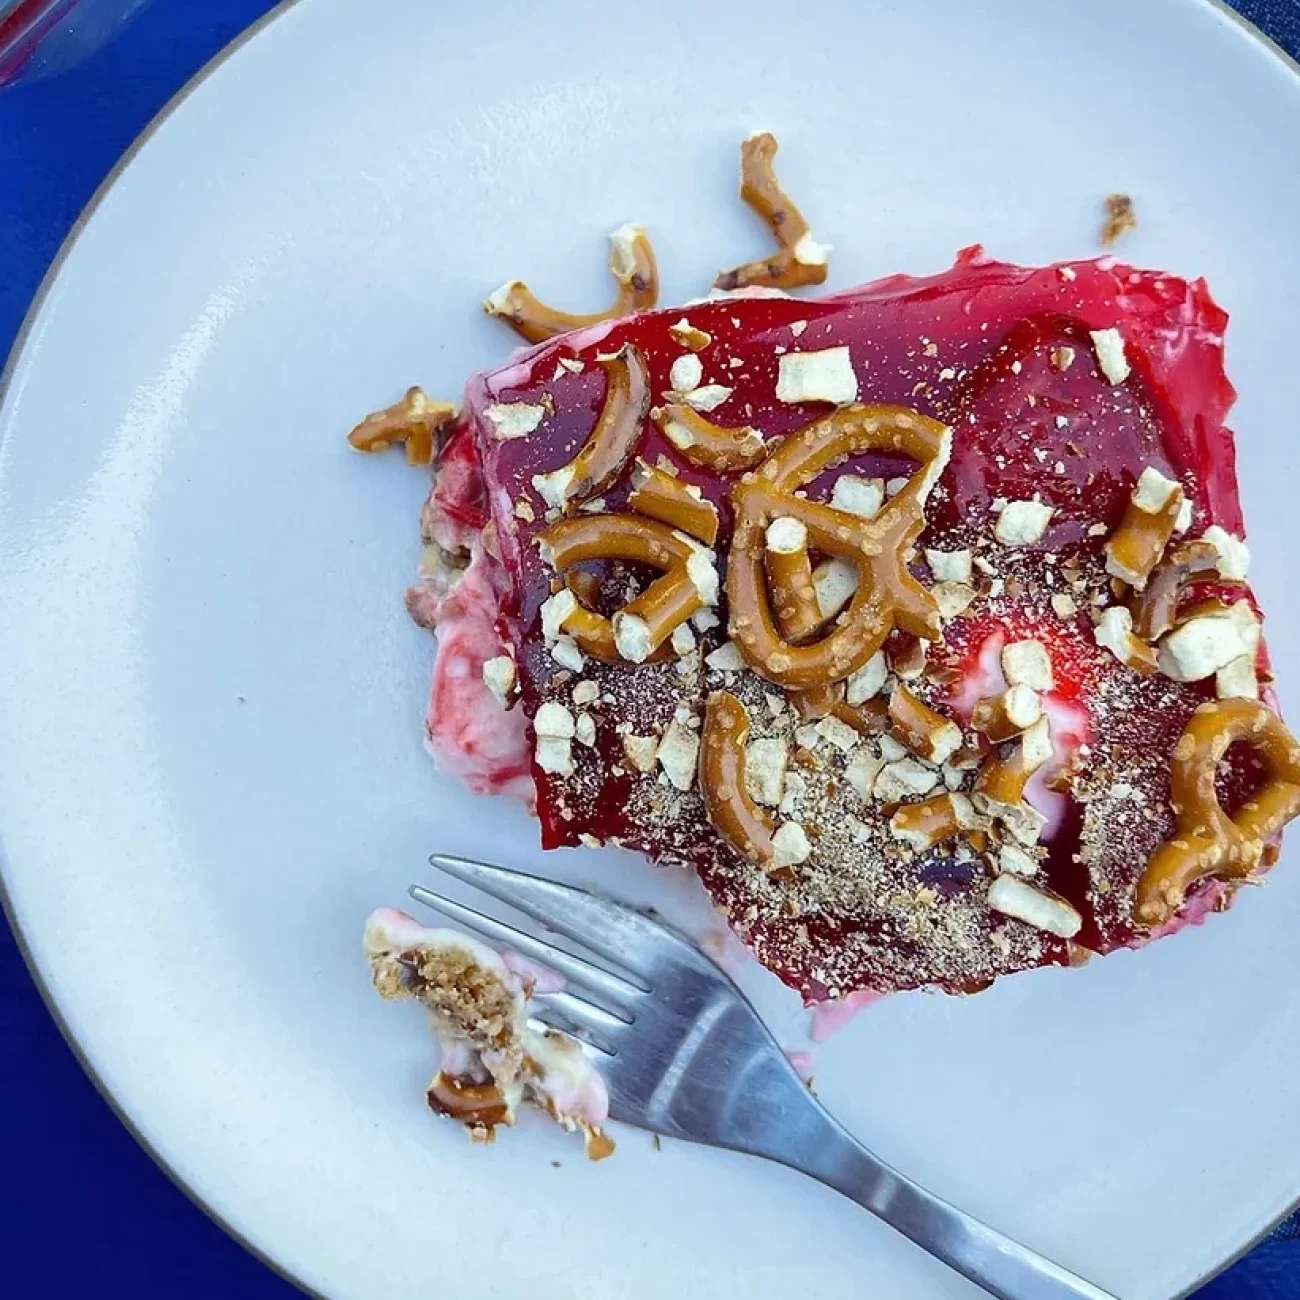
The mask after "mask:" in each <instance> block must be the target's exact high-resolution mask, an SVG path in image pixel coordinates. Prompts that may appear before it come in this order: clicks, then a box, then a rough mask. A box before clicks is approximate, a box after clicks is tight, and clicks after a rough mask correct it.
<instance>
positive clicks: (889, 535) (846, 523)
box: [727, 406, 951, 690]
mask: <svg viewBox="0 0 1300 1300" xmlns="http://www.w3.org/2000/svg"><path fill="white" fill-rule="evenodd" d="M950 438H951V435H950V433H949V430H948V429H947V428H945V427H944V426H943V425H942V424H940V423H938V421H936V420H931V419H929V418H928V417H927V416H924V415H920V414H918V413H917V412H916V411H910V410H907V409H906V408H905V407H900V406H849V407H843V408H841V409H840V410H838V411H835V412H833V413H832V414H830V415H826V416H823V417H822V418H821V419H818V420H814V421H813V422H812V423H811V424H809V425H807V426H806V427H805V428H803V429H802V430H800V431H799V432H798V433H794V434H791V435H790V436H789V437H788V438H786V439H785V440H784V441H783V442H782V443H781V445H780V446H779V447H777V449H776V450H775V451H774V452H773V453H772V454H771V455H770V456H769V457H768V458H767V460H766V461H764V463H763V464H762V465H761V466H760V467H759V468H758V469H757V470H755V471H754V472H752V473H750V474H746V475H745V476H744V477H743V478H742V479H741V480H740V482H738V483H737V484H735V486H734V487H733V488H732V490H731V500H732V505H733V507H734V510H735V516H736V526H735V533H734V535H733V537H732V543H731V552H730V556H729V558H728V563H727V597H728V600H729V601H730V605H731V621H730V631H731V637H732V640H733V641H734V642H735V643H736V645H737V647H738V648H739V650H740V653H741V654H742V655H743V656H744V658H745V661H746V662H747V663H748V664H749V666H750V667H751V668H752V669H753V670H754V671H755V672H756V673H758V674H759V676H760V677H765V678H766V679H767V680H768V681H770V682H775V683H776V684H777V685H778V686H784V687H786V688H787V689H790V690H803V689H806V688H808V687H812V686H820V685H824V684H825V683H827V682H834V681H839V680H841V679H842V678H845V677H848V676H849V675H850V674H851V673H853V672H855V671H856V670H857V669H859V668H861V667H862V665H863V664H865V663H866V662H867V660H868V659H870V658H871V656H872V655H873V654H875V652H876V651H877V650H878V649H879V648H880V647H881V645H883V644H884V641H885V638H886V637H887V636H888V635H889V633H890V631H891V630H892V629H893V628H894V627H895V626H897V627H900V628H902V629H903V631H905V632H908V633H910V634H911V635H913V636H916V637H923V638H925V639H926V640H930V641H933V640H935V639H936V638H937V637H938V636H939V631H940V622H939V611H938V608H937V606H936V605H935V601H934V598H933V597H932V596H931V595H930V593H929V592H928V591H926V589H925V588H924V587H923V586H922V585H921V584H920V583H919V582H918V581H917V580H916V579H915V578H914V577H913V576H912V574H911V573H910V572H909V571H908V568H907V562H906V559H905V557H906V556H907V554H908V552H909V551H910V550H911V548H912V547H913V545H914V543H915V542H916V539H917V537H918V536H919V534H920V532H921V530H922V529H923V528H924V527H925V515H924V513H923V507H924V503H925V499H926V497H927V496H928V495H929V491H930V489H931V488H932V487H933V486H934V483H935V481H936V479H937V478H938V476H939V474H940V473H941V472H942V470H943V466H944V464H945V463H946V461H947V456H948V448H949V446H950ZM865 451H880V452H898V453H901V454H903V455H905V456H907V457H908V458H909V459H911V460H914V461H917V462H918V463H919V466H920V468H919V469H918V470H917V471H916V472H915V473H914V474H913V475H912V477H911V478H910V479H909V480H908V482H907V485H906V486H905V487H904V488H903V489H902V491H901V492H899V493H898V494H897V495H896V496H895V497H893V499H892V500H890V501H888V502H887V503H886V504H885V505H884V506H883V507H882V509H881V510H880V512H879V513H878V514H877V515H876V516H875V517H874V518H872V519H864V518H863V517H862V516H860V515H854V514H849V513H847V512H845V511H842V510H836V509H835V508H834V507H832V506H829V505H824V504H823V503H821V502H818V501H808V500H805V499H804V498H803V497H800V496H796V495H795V493H796V492H797V491H798V490H799V489H800V488H802V487H803V486H804V485H805V484H807V483H810V482H812V480H813V479H815V478H817V477H818V475H820V474H821V473H822V472H823V471H824V470H827V469H829V468H831V467H832V466H834V465H836V464H838V463H840V462H841V461H843V460H845V459H846V458H848V457H850V456H854V455H858V454H860V453H862V452H865ZM778 517H789V518H793V519H796V520H798V521H799V523H801V524H802V525H803V526H804V527H805V529H806V530H807V533H808V541H809V546H810V548H811V549H813V550H816V551H819V552H821V553H823V554H827V555H836V556H840V557H841V558H843V559H845V560H849V561H851V562H852V563H853V564H855V565H856V566H857V568H858V574H859V581H858V588H857V591H856V592H855V593H854V595H853V599H852V600H851V601H850V603H849V605H848V608H847V609H846V610H845V612H844V613H843V614H841V615H840V617H839V618H838V620H837V622H836V625H835V627H834V628H833V629H832V630H831V631H830V632H829V633H828V635H826V636H824V637H822V638H821V639H820V640H816V641H813V642H811V643H808V644H803V645H794V644H792V643H791V642H790V641H788V640H787V639H786V638H785V637H783V636H782V635H781V633H780V631H779V630H778V627H777V622H776V617H775V614H774V607H775V606H776V605H778V604H779V603H780V600H781V599H782V597H781V596H778V597H777V598H776V600H774V599H773V598H772V596H771V595H770V594H769V592H768V590H767V583H766V565H765V562H764V552H765V550H766V530H767V526H768V524H770V523H771V522H772V521H773V520H774V519H776V518H778Z"/></svg>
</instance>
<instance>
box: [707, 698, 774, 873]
mask: <svg viewBox="0 0 1300 1300" xmlns="http://www.w3.org/2000/svg"><path fill="white" fill-rule="evenodd" d="M748 739H749V713H748V712H747V711H746V709H745V706H744V705H743V704H742V703H741V702H740V701H739V700H738V699H737V698H736V697H735V696H734V695H732V694H731V692H730V691H714V692H713V693H712V694H711V695H710V696H709V699H708V703H707V704H706V706H705V710H704V727H703V729H702V730H701V732H700V759H699V777H700V794H701V795H702V796H703V799H704V811H705V812H706V813H707V814H708V817H709V821H710V823H711V824H712V826H713V829H714V830H715V831H717V832H718V834H719V835H721V836H722V838H723V839H724V840H726V841H727V843H728V844H730V845H731V846H732V848H734V849H735V850H736V851H737V852H738V853H740V854H741V855H742V856H744V857H745V858H747V859H748V860H749V861H750V862H753V863H755V864H757V865H758V866H761V867H766V866H767V865H768V864H769V863H771V861H772V860H773V858H774V857H775V856H776V848H775V846H774V845H773V843H772V829H773V828H772V821H773V819H772V817H771V816H770V815H769V814H768V813H767V812H765V811H764V810H763V809H762V808H760V807H759V806H758V805H757V804H756V803H755V802H754V801H753V800H752V799H751V798H750V797H749V792H748V791H747V790H746V789H745V742H746V741H747V740H748Z"/></svg>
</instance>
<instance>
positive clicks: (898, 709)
mask: <svg viewBox="0 0 1300 1300" xmlns="http://www.w3.org/2000/svg"><path fill="white" fill-rule="evenodd" d="M889 729H890V731H891V732H892V733H893V735H894V737H895V739H896V740H898V741H899V742H900V743H901V744H903V745H906V746H907V748H908V749H910V750H911V751H912V753H914V754H915V755H916V756H917V757H918V758H923V759H925V761H926V762H927V763H935V764H939V763H946V762H947V761H948V760H949V759H950V758H951V757H952V756H953V755H954V754H955V753H956V752H957V751H958V750H959V749H960V748H961V742H962V737H961V728H960V727H958V725H957V724H956V723H955V722H953V721H952V719H951V718H945V717H944V716H943V714H941V713H936V712H935V711H934V710H933V709H932V708H930V706H929V705H928V704H926V703H925V702H924V701H923V700H920V699H918V698H917V696H916V695H914V694H913V693H912V692H911V691H910V690H909V689H908V688H907V687H906V686H904V685H903V683H902V682H897V683H895V685H894V689H893V691H892V692H891V693H890V696H889Z"/></svg>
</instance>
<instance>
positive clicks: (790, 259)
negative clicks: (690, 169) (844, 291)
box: [713, 131, 830, 290]
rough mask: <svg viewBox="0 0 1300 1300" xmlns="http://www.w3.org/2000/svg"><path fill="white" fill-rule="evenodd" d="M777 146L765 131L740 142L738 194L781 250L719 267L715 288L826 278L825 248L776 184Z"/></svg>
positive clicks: (784, 285) (787, 285)
mask: <svg viewBox="0 0 1300 1300" xmlns="http://www.w3.org/2000/svg"><path fill="white" fill-rule="evenodd" d="M778 147H779V146H778V145H777V142H776V137H775V136H774V135H773V134H772V133H771V132H770V131H760V132H759V133H758V134H756V135H751V136H750V137H749V139H748V140H746V141H745V142H744V143H743V144H742V145H741V146H740V197H741V198H742V199H744V201H745V202H746V203H747V204H749V206H750V207H751V208H753V210H754V211H755V212H757V213H758V215H759V216H760V217H761V218H762V219H763V222H764V224H765V225H766V226H767V228H768V229H769V230H770V231H771V232H772V236H773V238H775V240H776V242H777V243H778V244H779V245H780V250H779V251H778V252H777V253H775V254H773V255H772V256H771V257H765V258H759V259H757V260H756V261H753V262H746V263H745V264H744V265H743V266H737V267H735V268H734V269H732V270H730V271H720V272H719V273H718V277H717V279H716V280H714V282H713V287H714V288H715V289H727V290H730V289H748V288H753V287H755V286H762V287H765V288H771V289H796V288H798V287H799V286H801V285H805V284H821V283H822V281H823V280H825V279H826V270H827V263H828V260H829V257H830V249H829V247H827V246H826V245H825V244H819V243H817V242H816V241H815V240H814V239H813V237H812V232H811V231H810V230H809V228H808V222H807V221H806V220H804V215H803V213H802V212H800V211H799V209H798V208H797V207H795V205H794V203H793V202H792V201H791V199H790V196H789V195H788V194H787V193H786V192H785V190H784V189H782V188H781V182H780V181H779V180H777V178H776V171H775V168H774V166H773V159H775V157H776V151H777V148H778Z"/></svg>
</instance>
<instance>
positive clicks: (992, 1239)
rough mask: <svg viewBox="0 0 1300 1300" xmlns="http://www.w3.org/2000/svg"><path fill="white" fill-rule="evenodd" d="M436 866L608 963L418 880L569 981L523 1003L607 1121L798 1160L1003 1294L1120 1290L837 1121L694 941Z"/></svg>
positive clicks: (574, 899)
mask: <svg viewBox="0 0 1300 1300" xmlns="http://www.w3.org/2000/svg"><path fill="white" fill-rule="evenodd" d="M430 861H431V862H432V863H433V865H434V866H436V867H439V868H441V870H443V871H445V872H446V873H447V874H448V875H451V876H454V877H455V878H456V879H457V880H460V881H462V882H463V883H465V884H468V885H473V886H476V887H477V888H479V889H481V890H482V891H483V892H484V893H486V894H490V895H491V896H492V897H493V898H495V899H497V900H499V901H500V902H503V903H507V904H509V905H510V906H511V907H513V908H516V909H517V910H518V911H520V912H523V913H524V914H525V915H527V916H530V917H532V918H533V919H534V920H535V921H539V922H541V924H542V925H543V926H546V927H547V928H549V929H550V930H552V931H555V932H556V933H558V934H561V935H563V936H565V937H566V938H568V939H570V940H572V941H573V942H574V943H576V944H578V945H580V946H581V947H583V948H585V949H586V950H587V951H588V952H589V953H591V954H593V955H594V956H595V957H597V958H601V959H603V961H604V963H607V964H598V963H597V962H595V961H591V960H588V959H586V958H584V957H579V956H575V955H574V954H573V953H570V952H567V951H565V950H564V949H561V948H559V947H556V946H555V945H553V944H551V943H548V942H546V941H545V940H544V939H539V938H537V937H535V936H534V935H532V934H528V933H526V932H525V931H523V930H519V929H516V928H515V927H514V926H512V925H507V924H505V923H504V922H502V921H499V920H497V919H496V918H494V917H490V916H485V915H484V914H482V913H481V912H477V911H475V910H474V909H473V908H470V907H466V906H465V905H464V904H462V903H458V902H456V901H454V900H453V899H450V898H446V897H443V896H442V895H440V894H437V893H435V892H434V891H432V890H430V889H426V888H425V887H424V886H422V885H412V886H411V889H410V893H411V897H412V898H414V899H415V900H416V901H417V902H420V903H423V904H425V905H426V906H428V907H431V908H433V909H434V910H435V911H438V912H441V913H442V914H443V915H444V916H446V917H448V918H450V919H451V920H453V921H455V922H457V923H459V924H460V925H463V926H465V927H466V928H467V929H470V930H474V931H477V932H478V933H479V934H481V935H483V936H484V937H485V938H487V939H488V940H489V941H492V942H495V943H498V944H501V945H503V946H505V947H508V948H512V949H514V950H515V951H517V952H520V953H523V954H524V955H525V956H527V957H531V958H533V959H534V960H536V961H538V962H540V963H542V964H543V965H544V966H547V967H549V968H550V969H551V970H553V971H556V972H558V973H559V974H560V975H562V976H564V978H565V980H566V981H567V987H566V988H565V990H564V991H562V992H557V993H546V994H538V995H535V996H534V998H533V1005H532V1014H533V1015H534V1016H535V1018H536V1019H537V1020H539V1021H541V1022H542V1023H543V1024H546V1025H549V1026H551V1027H552V1028H555V1029H560V1030H563V1031H565V1032H567V1033H570V1034H573V1035H574V1036H575V1037H577V1038H579V1039H580V1040H581V1041H582V1042H584V1043H585V1044H587V1045H588V1047H589V1048H590V1049H591V1050H592V1051H593V1052H594V1053H595V1060H596V1063H597V1065H598V1066H599V1068H600V1071H601V1074H602V1075H603V1076H604V1078H605V1082H606V1084H607V1085H608V1088H609V1095H610V1114H611V1115H612V1117H613V1118H614V1119H616V1120H620V1121H622V1122H623V1123H626V1124H632V1125H635V1126H636V1127H638V1128H644V1129H649V1130H650V1131H651V1132H654V1133H661V1134H663V1135H665V1136H666V1137H675V1138H683V1139H685V1140H687V1141H689V1142H701V1143H704V1144H705V1145H708V1146H717V1147H726V1148H729V1149H730V1150H733V1151H745V1152H748V1153H750V1154H751V1155H756V1156H763V1157H764V1158H765V1159H768V1160H775V1161H777V1162H778V1163H779V1164H783V1165H788V1166H789V1167H790V1168H792V1169H798V1170H800V1171H802V1172H803V1173H805V1174H808V1175H809V1176H810V1177H812V1178H816V1179H817V1180H818V1181H819V1182H823V1183H825V1184H826V1185H827V1186H829V1187H833V1188H834V1189H835V1190H836V1191H838V1192H842V1193H843V1194H844V1195H845V1196H847V1197H849V1198H850V1199H851V1200H854V1201H857V1203H858V1204H859V1205H861V1206H863V1207H865V1208H866V1209H868V1210H870V1211H871V1212H872V1213H873V1214H874V1215H876V1216H877V1217H878V1218H881V1219H883V1220H884V1221H885V1222H886V1223H888V1224H890V1225H891V1226H893V1227H895V1228H897V1229H898V1231H899V1232H901V1233H903V1234H904V1236H907V1237H909V1238H911V1240H912V1241H914V1242H915V1243H916V1244H917V1245H918V1246H920V1247H921V1248H922V1249H923V1250H926V1251H929V1253H930V1254H931V1255H934V1256H935V1257H936V1258H938V1259H941V1260H943V1262H944V1263H945V1264H948V1265H949V1266H950V1267H952V1268H954V1269H956V1270H957V1272H959V1273H961V1274H963V1275H964V1276H966V1277H968V1278H969V1279H970V1280H971V1281H972V1282H975V1283H977V1284H978V1285H979V1286H981V1287H983V1288H984V1289H985V1290H986V1291H988V1292H989V1293H990V1294H992V1295H995V1296H1001V1297H1002V1298H1003V1300H1066V1297H1069V1298H1070V1300H1081V1298H1083V1300H1115V1297H1114V1296H1112V1295H1110V1294H1109V1293H1108V1292H1105V1291H1102V1290H1101V1289H1099V1288H1098V1287H1095V1286H1093V1285H1092V1284H1091V1283H1090V1282H1086V1281H1084V1279H1083V1278H1080V1277H1077V1276H1075V1274H1073V1273H1071V1272H1069V1271H1068V1270H1067V1269H1064V1268H1062V1267H1060V1265H1058V1264H1054V1263H1052V1262H1051V1260H1049V1259H1045V1258H1044V1257H1043V1256H1042V1255H1039V1254H1037V1253H1036V1252H1035V1251H1032V1250H1030V1249H1029V1248H1028V1247H1026V1246H1022V1245H1021V1244H1020V1243H1019V1242H1016V1241H1013V1240H1012V1239H1011V1238H1010V1237H1006V1236H1004V1235H1003V1234H1002V1233H1000V1232H997V1231H996V1230H995V1229H993V1228H990V1227H988V1226H987V1225H985V1224H983V1223H981V1222H979V1220H978V1219H974V1218H972V1217H971V1216H970V1215H969V1214H965V1213H963V1212H962V1211H961V1210H959V1209H957V1208H956V1207H955V1206H952V1205H949V1204H948V1203H947V1202H946V1201H942V1200H940V1199H939V1198H938V1197H937V1196H934V1195H932V1194H931V1193H930V1192H927V1191H926V1190H925V1189H924V1188H922V1187H919V1186H917V1184H916V1183H914V1182H912V1181H911V1180H910V1179H909V1178H906V1177H904V1176H903V1175H902V1174H900V1173H899V1172H898V1171H897V1170H896V1169H893V1168H891V1167H890V1166H889V1165H887V1164H885V1163H884V1162H883V1161H882V1160H880V1159H879V1158H878V1157H876V1156H874V1155H872V1153H871V1152H870V1151H868V1150H867V1148H866V1147H864V1146H863V1145H862V1144H861V1143H860V1142H858V1141H857V1139H856V1138H854V1137H853V1136H852V1135H851V1134H850V1133H849V1132H848V1131H847V1130H846V1129H844V1128H843V1127H842V1126H841V1125H840V1124H838V1123H837V1122H836V1121H835V1120H834V1119H832V1118H831V1116H830V1114H829V1113H828V1112H827V1111H826V1110H825V1108H824V1107H823V1106H822V1105H821V1104H820V1102H818V1101H817V1099H816V1098H815V1097H814V1096H813V1094H812V1093H811V1092H810V1091H809V1090H808V1088H807V1087H806V1086H805V1085H804V1083H803V1081H802V1080H801V1079H800V1078H799V1076H798V1074H796V1072H795V1070H794V1067H793V1066H792V1065H791V1064H790V1062H789V1061H788V1060H787V1058H786V1055H785V1053H784V1052H783V1051H782V1050H781V1048H780V1046H779V1045H778V1044H777V1042H776V1040H775V1039H774V1038H773V1037H772V1035H771V1033H770V1032H769V1030H768V1029H767V1027H766V1025H764V1023H763V1021H762V1020H761V1019H760V1018H759V1015H758V1013H757V1012H756V1011H755V1010H754V1008H753V1006H751V1005H750V1003H749V1001H748V999H747V998H746V997H745V996H744V994H743V993H741V991H740V989H739V988H737V987H736V985H735V984H734V983H733V982H732V980H731V979H730V978H729V977H728V976H727V974H726V973H725V972H724V971H723V970H722V969H721V968H720V967H719V966H718V965H717V964H716V963H714V962H713V961H711V960H710V959H709V958H708V957H706V956H705V955H704V953H702V952H701V951H700V950H699V949H698V948H697V947H696V946H695V945H694V944H693V943H691V942H690V940H688V939H686V938H684V937H683V936H682V935H680V934H678V933H676V932H675V931H674V930H671V929H669V928H668V927H667V926H665V925H662V924H660V923H659V922H657V921H653V920H651V919H650V918H649V917H648V916H645V915H644V914H643V913H641V912H638V911H635V910H633V909H632V908H630V907H625V906H624V905H622V904H621V903H615V902H612V901H610V900H609V899H605V898H601V897H598V896H597V895H595V894H591V893H588V892H587V891H586V890H583V889H576V888H574V887H573V886H572V885H562V884H558V883H557V882H555V881H551V880H545V879H543V878H541V877H539V876H531V875H527V874H525V873H523V872H520V871H511V870H509V869H507V868H505V867H497V866H490V865H488V864H486V863H482V862H472V861H470V860H469V859H466V858H457V857H447V856H444V855H442V854H435V855H434V857H432V858H431V859H430ZM570 989H573V990H575V991H573V992H570V991H569V990H570Z"/></svg>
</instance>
